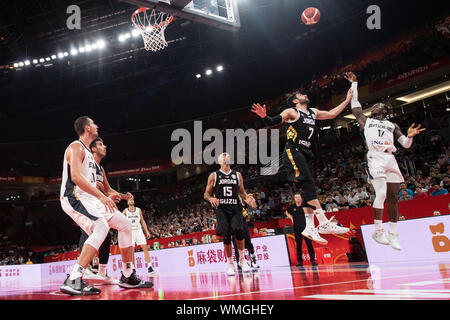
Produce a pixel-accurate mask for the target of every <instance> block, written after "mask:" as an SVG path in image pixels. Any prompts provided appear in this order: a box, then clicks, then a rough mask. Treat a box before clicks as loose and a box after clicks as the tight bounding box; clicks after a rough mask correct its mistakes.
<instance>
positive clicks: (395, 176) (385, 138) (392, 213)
mask: <svg viewBox="0 0 450 320" xmlns="http://www.w3.org/2000/svg"><path fill="white" fill-rule="evenodd" d="M344 77H345V78H346V79H347V80H348V81H350V82H351V84H352V85H351V90H353V97H352V101H351V106H352V112H353V115H354V116H355V118H356V120H357V121H358V124H359V128H360V130H361V132H362V134H363V136H364V141H365V144H366V148H367V166H368V170H367V171H368V172H367V173H368V182H369V183H370V184H372V185H373V188H374V189H375V200H374V202H373V211H374V223H375V232H374V233H373V234H372V238H373V239H374V240H375V241H376V242H378V243H380V244H384V245H391V247H392V248H394V249H396V250H401V246H400V243H399V240H398V238H399V237H398V232H397V221H398V191H399V189H400V184H401V183H403V182H404V179H403V175H402V173H401V171H400V169H399V167H398V164H397V161H396V159H395V156H394V155H393V153H394V152H396V151H397V148H396V147H395V146H394V142H395V141H398V143H400V145H401V146H402V147H404V148H406V149H408V148H410V147H411V145H412V143H413V137H414V136H415V135H417V134H419V133H421V132H422V131H424V130H425V129H420V127H421V125H420V124H419V125H418V126H417V127H414V125H415V124H414V123H413V124H412V125H411V127H410V128H409V129H408V134H407V137H405V135H404V134H403V133H402V132H401V130H400V127H399V126H398V125H397V124H396V123H393V122H390V121H389V120H387V118H386V116H387V114H388V112H389V109H388V107H387V106H386V105H385V104H383V103H377V104H375V105H373V106H372V109H371V113H370V117H369V118H367V117H366V116H365V115H364V113H363V111H362V107H361V103H359V101H358V82H357V78H356V76H355V74H354V73H353V72H347V73H345V75H344ZM385 201H386V203H387V215H388V218H389V233H388V234H386V233H385V232H384V230H383V227H382V219H383V209H384V202H385Z"/></svg>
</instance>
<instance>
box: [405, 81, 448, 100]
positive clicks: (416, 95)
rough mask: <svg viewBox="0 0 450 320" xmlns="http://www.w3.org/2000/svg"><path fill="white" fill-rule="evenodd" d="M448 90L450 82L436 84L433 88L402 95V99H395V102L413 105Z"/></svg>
mask: <svg viewBox="0 0 450 320" xmlns="http://www.w3.org/2000/svg"><path fill="white" fill-rule="evenodd" d="M449 90H450V81H446V82H442V83H440V84H437V85H435V86H431V87H428V88H426V89H422V90H418V91H416V92H413V93H410V94H407V95H404V96H402V97H398V98H396V100H399V101H403V102H406V104H408V103H413V102H416V101H419V100H423V99H426V98H430V97H432V96H435V95H438V94H440V93H444V92H446V91H449Z"/></svg>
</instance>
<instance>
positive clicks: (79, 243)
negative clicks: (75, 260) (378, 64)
mask: <svg viewBox="0 0 450 320" xmlns="http://www.w3.org/2000/svg"><path fill="white" fill-rule="evenodd" d="M87 238H89V236H88V234H87V233H86V232H84V230H83V229H81V236H80V241H79V242H78V250H80V252H81V249H83V245H84V243H85V242H86V240H87Z"/></svg>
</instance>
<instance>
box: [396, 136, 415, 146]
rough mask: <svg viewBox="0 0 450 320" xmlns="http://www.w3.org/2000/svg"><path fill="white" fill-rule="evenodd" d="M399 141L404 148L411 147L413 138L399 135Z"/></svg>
mask: <svg viewBox="0 0 450 320" xmlns="http://www.w3.org/2000/svg"><path fill="white" fill-rule="evenodd" d="M397 141H398V142H399V143H400V144H401V145H402V147H403V148H406V149H409V148H410V147H411V145H412V143H413V138H409V137H405V136H404V135H401V136H400V137H398V139H397Z"/></svg>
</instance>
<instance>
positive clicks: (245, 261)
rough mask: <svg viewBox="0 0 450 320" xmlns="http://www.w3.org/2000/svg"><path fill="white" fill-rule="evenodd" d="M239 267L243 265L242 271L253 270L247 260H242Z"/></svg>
mask: <svg viewBox="0 0 450 320" xmlns="http://www.w3.org/2000/svg"><path fill="white" fill-rule="evenodd" d="M239 267H241V269H242V272H250V271H252V268H250V266H249V265H248V263H247V260H241V261H239Z"/></svg>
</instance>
